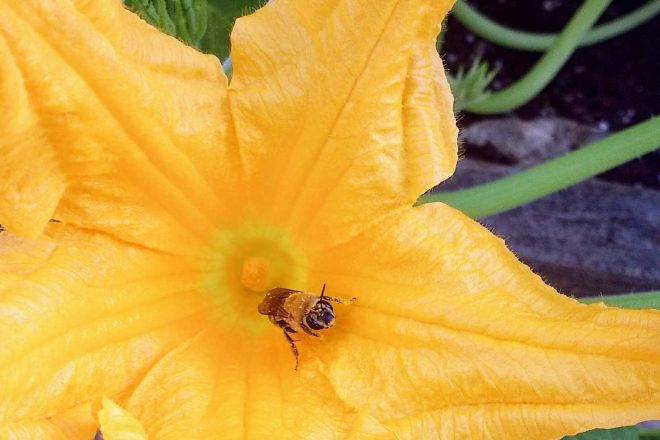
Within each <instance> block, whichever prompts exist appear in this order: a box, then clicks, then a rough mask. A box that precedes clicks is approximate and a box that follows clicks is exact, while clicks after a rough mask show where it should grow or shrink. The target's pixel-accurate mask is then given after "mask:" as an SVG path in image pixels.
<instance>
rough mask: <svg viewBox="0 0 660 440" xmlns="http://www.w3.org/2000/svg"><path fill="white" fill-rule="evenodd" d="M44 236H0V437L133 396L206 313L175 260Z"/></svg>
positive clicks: (91, 239)
mask: <svg viewBox="0 0 660 440" xmlns="http://www.w3.org/2000/svg"><path fill="white" fill-rule="evenodd" d="M47 232H48V236H44V237H43V238H42V239H41V241H39V242H37V243H35V242H31V241H29V240H26V239H21V238H18V237H14V236H10V235H9V233H7V232H3V233H0V238H1V240H0V247H2V249H3V258H2V260H0V341H2V344H0V390H2V393H1V394H2V398H1V399H0V431H2V429H3V427H4V426H18V425H20V426H23V427H24V428H25V429H28V428H29V427H30V426H32V425H30V423H31V422H32V421H35V422H34V423H45V422H43V421H44V420H45V419H47V418H50V417H59V415H60V414H61V413H62V412H65V411H67V410H68V409H69V408H72V407H75V406H79V405H81V404H83V403H85V402H90V401H91V400H93V399H97V398H100V397H101V395H103V394H108V395H117V394H119V393H122V392H126V391H130V389H131V388H132V387H134V386H135V384H136V383H137V382H138V381H139V380H140V378H141V377H142V376H143V375H144V374H145V373H146V372H147V371H148V369H149V368H150V367H151V366H152V365H153V364H154V363H155V362H156V361H157V360H158V359H160V358H161V357H162V356H164V355H165V354H166V353H167V352H168V351H169V350H171V349H172V348H173V347H174V346H176V345H177V344H179V343H180V341H181V340H184V339H186V338H188V337H190V335H191V334H194V333H196V332H198V331H199V326H201V325H203V315H204V313H205V311H206V309H207V308H208V305H207V304H205V302H204V300H203V298H202V297H200V296H199V294H198V293H197V287H198V284H199V275H198V274H197V273H196V272H195V270H194V268H192V267H189V266H188V265H187V264H186V263H185V261H183V260H182V259H181V258H174V257H168V256H165V255H163V254H159V253H157V252H154V251H149V250H145V249H144V248H140V247H136V246H131V245H128V244H125V243H122V242H118V241H116V240H114V239H111V238H108V237H106V236H103V235H101V234H92V233H86V232H81V231H75V230H72V229H71V228H70V227H66V226H63V225H60V224H52V225H51V226H50V227H49V228H48V230H47ZM22 251H23V252H22ZM27 254H29V255H32V256H33V257H34V260H33V261H32V262H30V263H25V261H26V257H25V255H27ZM17 267H18V268H21V271H22V273H23V274H22V276H17V274H16V272H14V271H15V269H16V268H17ZM36 426H37V425H35V426H33V427H32V428H30V429H37V428H36Z"/></svg>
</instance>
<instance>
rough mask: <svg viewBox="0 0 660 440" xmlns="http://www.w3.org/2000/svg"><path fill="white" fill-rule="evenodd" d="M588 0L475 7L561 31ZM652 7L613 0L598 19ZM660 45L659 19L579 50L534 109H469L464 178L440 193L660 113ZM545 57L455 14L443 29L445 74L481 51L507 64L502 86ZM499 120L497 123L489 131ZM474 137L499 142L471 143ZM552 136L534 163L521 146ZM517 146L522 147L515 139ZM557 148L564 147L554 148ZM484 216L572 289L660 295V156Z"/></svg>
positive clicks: (510, 21) (511, 22)
mask: <svg viewBox="0 0 660 440" xmlns="http://www.w3.org/2000/svg"><path fill="white" fill-rule="evenodd" d="M581 3H582V2H577V1H568V0H542V1H529V0H469V4H470V5H471V6H473V7H474V8H476V9H477V10H479V11H480V12H481V13H483V14H485V15H487V16H488V17H489V18H491V19H493V20H495V21H497V22H499V23H501V24H504V25H507V26H511V27H515V28H517V29H519V30H525V31H532V32H558V31H560V30H561V29H562V27H563V26H564V25H565V24H566V23H567V21H568V20H569V19H570V17H571V16H572V15H573V14H574V12H575V11H576V9H577V7H578V6H579V5H580V4H581ZM644 3H645V2H644V1H640V0H614V1H613V2H612V4H611V5H610V6H609V7H608V9H607V10H606V11H605V13H604V14H603V16H602V17H601V18H600V20H599V23H602V22H606V21H609V20H611V19H612V18H616V17H618V16H621V15H622V14H624V13H626V12H629V11H631V10H633V9H635V8H637V7H639V6H640V5H642V4H644ZM659 46H660V17H659V16H656V17H655V18H653V19H652V20H651V21H649V22H646V23H644V24H642V25H640V26H638V27H637V28H635V29H633V30H632V31H629V32H627V33H625V34H622V35H619V36H617V37H614V38H613V39H610V40H607V41H605V42H602V43H599V44H596V45H592V46H588V47H585V48H581V49H578V50H577V51H576V52H575V53H574V54H573V55H572V56H571V58H570V59H569V61H568V62H567V63H566V65H564V67H563V68H562V69H561V71H560V72H559V74H558V76H557V77H555V79H554V80H553V81H552V82H551V84H550V85H549V86H547V87H546V89H545V90H543V91H542V92H541V93H540V95H538V96H537V97H536V98H534V99H533V100H532V101H531V102H530V103H528V104H526V105H525V106H523V107H521V108H519V109H516V110H514V111H512V112H510V113H507V114H504V115H497V116H488V117H484V116H476V115H471V114H469V113H463V114H462V115H460V116H459V126H460V127H461V129H462V131H463V132H464V134H465V135H464V136H463V141H462V144H461V148H462V151H463V157H464V159H463V160H462V161H461V162H459V166H458V169H457V175H456V176H455V177H454V178H452V179H450V181H449V182H448V183H446V184H443V185H441V186H440V187H439V189H440V190H446V189H455V188H459V187H464V186H471V185H474V184H477V183H480V182H483V181H487V180H492V179H494V178H497V177H501V176H504V175H506V174H510V173H512V172H516V171H518V170H520V169H522V168H525V167H527V166H531V165H533V164H534V163H533V162H534V161H536V162H537V163H538V162H542V161H543V160H546V159H547V158H550V157H553V156H555V155H557V154H560V153H562V152H566V151H568V150H571V149H575V148H579V146H580V145H584V144H585V143H588V142H591V141H593V140H595V139H597V138H599V137H602V136H606V135H607V134H610V133H613V132H616V131H619V130H622V129H624V128H626V127H630V126H632V125H634V124H636V123H638V122H641V121H644V120H646V119H648V118H649V117H651V116H654V115H658V114H660V56H659V54H660V49H659ZM540 55H541V54H540V53H534V52H523V51H518V50H513V49H507V48H503V47H501V46H497V45H494V44H492V43H489V42H487V41H485V40H483V39H481V38H480V37H478V36H476V35H474V34H473V33H471V32H470V31H468V30H467V29H466V28H465V27H463V26H462V25H461V24H460V23H459V22H458V21H457V20H456V19H454V18H453V17H451V16H450V18H449V19H448V22H447V23H446V32H445V34H444V42H443V45H442V56H443V59H444V62H445V66H446V68H447V69H448V70H449V71H450V72H452V73H455V72H456V70H457V68H458V66H460V65H463V66H465V67H469V66H470V64H471V62H472V60H473V59H474V57H476V56H481V57H482V58H483V59H485V60H487V61H488V62H489V63H490V65H491V66H496V67H498V68H499V72H498V74H497V76H496V78H495V80H494V82H493V84H492V86H493V89H496V90H498V89H501V88H503V87H506V86H507V85H509V84H511V83H512V82H515V81H516V80H517V79H518V78H520V77H521V76H523V75H524V74H525V73H526V72H527V71H528V70H529V69H530V67H531V66H532V65H533V64H534V63H535V62H536V61H537V60H538V59H539V57H540ZM493 119H494V120H495V122H496V124H491V125H484V124H483V122H484V121H492V120H493ZM520 120H522V122H523V123H522V124H521V123H520V122H521V121H520ZM479 123H481V125H479ZM475 124H476V125H475ZM488 127H490V128H488ZM493 127H494V128H493ZM484 129H485V130H486V132H485V134H484V133H481V131H482V130H484ZM475 130H480V131H479V133H481V134H483V136H486V137H487V138H488V139H490V140H489V141H487V142H485V143H484V142H480V143H479V144H478V145H477V144H474V143H472V142H471V140H470V138H474V136H471V135H474V134H475ZM488 130H495V131H494V132H491V131H488ZM539 130H545V131H540V132H539ZM512 133H514V134H515V136H514V145H516V148H519V149H520V150H522V152H520V153H519V154H518V153H514V154H513V155H512V154H511V153H510V151H507V148H510V147H506V146H504V147H503V146H502V144H503V143H504V144H506V143H507V139H508V140H509V141H510V140H511V139H510V138H511V136H512ZM546 134H547V139H546V144H547V145H545V146H544V147H543V148H546V149H547V151H546V154H545V155H544V156H545V157H543V158H536V159H534V158H531V159H530V158H529V157H528V158H525V157H524V156H525V152H524V149H525V148H526V146H525V145H519V144H521V143H524V142H527V143H529V140H530V139H531V140H537V139H541V140H542V139H544V136H545V135H546ZM567 136H568V138H566V137H567ZM571 136H572V138H571ZM477 137H478V136H477ZM515 139H519V140H520V139H523V140H524V142H518V143H517V144H516V142H515ZM560 143H562V144H563V145H564V147H562V148H563V149H562V148H559V149H557V148H556V146H557V145H558V144H560ZM481 221H482V223H484V224H486V225H487V226H488V227H490V228H491V229H492V230H493V231H494V232H495V233H497V234H498V235H501V236H503V237H504V238H505V239H506V241H507V244H508V245H509V247H510V248H511V249H512V250H513V251H514V252H515V253H516V254H517V255H518V257H519V258H521V259H522V260H523V261H525V262H526V263H527V264H529V265H530V266H531V267H532V268H533V269H534V270H535V271H537V272H538V273H539V274H541V275H542V276H543V277H544V278H545V279H546V281H547V282H549V283H550V284H552V285H554V286H555V287H557V288H558V289H559V290H561V291H563V292H565V293H570V294H573V295H576V296H581V295H594V294H610V293H625V292H630V291H643V290H656V289H660V152H659V151H658V150H656V151H655V152H653V153H650V154H647V155H645V156H643V157H641V158H639V159H636V160H634V161H631V162H629V163H627V164H624V165H622V166H619V167H617V168H615V169H613V170H610V171H608V172H607V173H604V174H603V175H601V176H598V178H597V179H591V180H590V181H587V182H585V183H582V184H578V185H576V186H574V187H572V188H570V189H568V190H564V191H560V192H558V193H556V194H554V195H551V196H549V197H546V198H544V199H541V200H539V201H536V202H533V203H530V204H528V205H527V206H525V207H521V208H517V209H515V210H512V211H509V212H508V213H504V214H500V215H496V216H491V217H488V218H485V219H481Z"/></svg>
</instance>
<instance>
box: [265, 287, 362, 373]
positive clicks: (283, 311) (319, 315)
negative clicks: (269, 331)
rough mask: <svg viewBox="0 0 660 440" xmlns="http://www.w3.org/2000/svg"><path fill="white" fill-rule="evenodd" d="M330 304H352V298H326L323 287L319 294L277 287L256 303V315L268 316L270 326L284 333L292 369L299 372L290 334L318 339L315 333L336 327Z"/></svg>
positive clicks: (293, 342) (295, 348) (295, 351)
mask: <svg viewBox="0 0 660 440" xmlns="http://www.w3.org/2000/svg"><path fill="white" fill-rule="evenodd" d="M330 301H333V302H336V303H340V304H346V303H352V302H353V301H355V298H352V299H351V300H350V301H346V300H343V299H339V298H333V297H330V296H325V284H324V285H323V289H321V295H316V294H314V293H311V292H303V291H302V290H293V289H287V288H284V287H276V288H274V289H271V290H269V291H268V292H267V293H266V296H264V299H263V300H262V301H261V303H260V304H259V307H258V310H259V313H261V314H262V315H267V316H268V318H269V319H270V321H271V322H272V323H273V324H275V325H276V326H278V327H280V328H281V329H282V330H283V333H284V337H285V338H286V340H287V341H288V342H289V345H291V351H292V352H293V357H294V358H295V359H296V365H295V370H297V369H298V347H296V344H295V343H296V342H297V341H296V340H294V339H293V338H292V337H291V334H292V333H299V332H302V333H307V334H308V335H312V336H316V337H318V336H319V335H318V334H317V333H315V330H325V329H327V328H330V327H332V326H333V325H335V312H334V309H333V308H332V304H330Z"/></svg>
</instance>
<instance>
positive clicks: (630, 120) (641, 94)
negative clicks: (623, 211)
mask: <svg viewBox="0 0 660 440" xmlns="http://www.w3.org/2000/svg"><path fill="white" fill-rule="evenodd" d="M469 3H470V5H471V6H473V7H475V8H476V9H478V10H479V11H480V12H482V13H484V14H485V15H487V16H488V17H490V18H491V19H493V20H495V21H497V22H499V23H501V24H504V25H507V26H511V27H515V28H517V29H520V30H526V31H533V32H558V31H560V30H561V29H562V27H563V26H564V25H565V23H566V22H567V21H568V20H569V19H570V17H571V16H572V15H573V14H574V12H575V10H576V8H577V6H578V4H579V3H580V2H575V1H569V0H543V1H533V2H530V1H529V0H497V1H493V0H469ZM644 3H645V1H642V0H614V1H613V2H612V4H611V5H610V6H609V7H608V9H607V10H606V11H605V13H604V14H603V16H602V17H601V18H600V20H599V22H607V21H609V20H611V19H613V18H616V17H619V16H621V15H622V14H625V13H626V12H628V11H631V10H633V9H635V8H637V7H639V6H640V5H642V4H644ZM659 41H660V15H658V16H656V17H655V18H654V19H652V20H650V21H648V22H646V23H645V24H643V25H641V26H638V27H637V28H635V29H633V30H632V31H629V32H627V33H625V34H622V35H620V36H617V37H615V38H613V39H610V40H607V41H605V42H602V43H600V44H596V45H592V46H588V47H585V48H581V49H578V50H577V51H576V52H575V53H574V54H573V55H572V56H571V58H570V59H569V61H568V62H567V63H566V65H565V66H564V67H563V68H562V69H561V71H560V72H559V74H558V75H557V77H555V79H554V80H553V81H552V83H551V84H550V85H549V86H547V87H546V89H545V90H543V91H542V92H541V94H540V95H538V96H537V97H536V98H535V99H534V100H532V101H531V102H530V103H528V104H526V105H525V106H523V107H521V108H519V109H517V110H514V111H513V112H511V113H510V114H511V115H513V116H517V117H520V118H522V119H532V118H537V117H554V116H559V117H564V118H568V119H570V120H573V121H575V122H578V123H582V124H587V125H589V126H592V127H594V128H596V129H599V130H601V131H609V132H616V131H619V130H622V129H624V128H626V127H630V126H632V125H634V124H636V123H638V122H641V121H644V120H646V119H648V118H649V117H651V116H653V115H658V114H660V57H658V51H657V46H658V42H659ZM443 52H444V53H443V57H444V60H445V64H446V67H447V68H448V70H449V71H450V72H456V70H457V68H458V66H460V65H465V66H469V65H470V64H471V62H472V60H473V58H474V57H475V56H481V57H482V58H484V59H485V60H487V61H488V62H489V63H490V64H491V66H497V67H498V68H499V73H498V75H497V77H496V78H495V81H494V82H493V88H494V89H496V90H497V89H501V88H503V87H506V86H507V85H508V84H511V83H512V82H515V81H516V80H517V79H518V78H520V77H521V76H522V75H524V74H525V73H526V72H527V71H528V70H529V68H530V67H531V66H532V65H533V64H534V63H535V62H536V60H538V58H539V56H540V54H539V53H534V52H523V51H518V50H513V49H507V48H503V47H501V46H497V45H494V44H491V43H489V42H487V41H485V40H483V39H481V38H479V37H477V36H476V35H474V34H473V33H472V32H470V31H468V30H467V29H466V28H465V27H463V25H461V24H460V23H459V22H458V21H457V20H455V19H453V18H452V17H451V16H450V18H449V20H448V22H447V31H446V33H445V40H444V44H443ZM481 119H483V117H480V116H475V115H470V114H465V115H463V116H462V118H461V124H462V125H463V126H466V125H469V124H470V123H472V122H474V121H478V120H481ZM465 150H466V155H467V156H468V157H475V156H476V157H477V158H478V157H479V156H478V155H479V153H478V152H477V151H476V150H475V149H472V148H471V147H470V145H469V144H468V145H466V146H465ZM599 177H600V178H603V179H608V180H614V181H617V182H622V183H628V184H641V185H643V186H646V187H649V188H656V189H660V150H656V151H655V152H653V153H649V154H647V155H645V156H643V157H641V158H639V159H636V160H633V161H631V162H629V163H627V164H624V165H622V166H619V167H617V168H615V169H613V170H610V171H608V172H606V173H604V174H603V175H601V176H599Z"/></svg>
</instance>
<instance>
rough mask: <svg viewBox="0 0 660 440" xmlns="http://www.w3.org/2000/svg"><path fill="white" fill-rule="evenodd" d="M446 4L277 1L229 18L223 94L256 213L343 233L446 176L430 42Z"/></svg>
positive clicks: (449, 164) (447, 107) (449, 160)
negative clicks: (229, 68) (228, 75)
mask: <svg viewBox="0 0 660 440" xmlns="http://www.w3.org/2000/svg"><path fill="white" fill-rule="evenodd" d="M452 3H453V2H452V1H448V0H383V1H378V2H364V1H360V0H322V1H321V0H319V1H314V2H309V1H306V0H277V1H274V2H271V3H270V4H268V5H266V6H265V7H263V8H262V9H260V10H258V11H257V12H256V13H255V14H253V15H251V16H248V17H243V18H241V19H239V20H238V21H237V22H236V25H235V27H234V30H233V32H232V61H233V65H234V76H233V78H232V82H231V84H230V91H229V93H230V101H231V105H232V113H233V115H234V117H235V120H236V127H237V136H238V142H239V146H240V152H241V157H242V160H243V164H244V167H245V169H246V172H247V173H248V175H249V176H250V177H251V181H250V182H251V183H250V190H249V194H250V195H251V197H252V199H253V203H254V205H255V206H257V207H259V208H260V209H262V210H263V207H264V206H268V207H269V208H268V209H270V211H267V212H265V213H264V215H267V216H270V217H272V218H273V219H275V220H276V221H285V222H286V223H287V224H288V225H289V226H290V228H291V229H294V230H299V231H300V232H299V235H306V236H308V237H315V236H319V235H322V236H327V240H329V241H330V242H333V241H337V240H345V239H346V237H348V236H351V235H353V234H355V233H356V232H358V231H359V230H361V229H363V228H364V227H365V224H367V223H368V222H369V221H371V220H373V219H374V218H377V217H378V216H381V215H383V214H385V213H387V212H390V211H391V210H392V209H394V208H398V207H401V206H410V205H412V204H413V202H414V201H415V200H416V199H417V197H418V196H419V195H420V194H421V193H422V192H424V191H426V190H428V189H429V188H431V187H432V186H433V185H435V184H436V183H438V182H439V181H440V180H442V179H444V178H446V177H448V176H449V175H450V174H451V173H452V172H453V168H454V165H455V162H456V127H455V122H454V116H453V112H452V106H451V102H452V98H451V94H450V92H449V88H448V87H447V83H446V79H445V77H444V73H443V70H442V64H441V61H440V59H439V57H438V55H437V52H436V51H435V44H434V43H435V34H436V33H437V30H438V24H439V23H440V21H441V19H442V18H443V17H444V15H445V14H446V12H447V9H448V8H449V7H450V6H451V4H452ZM328 66H331V68H328ZM271 207H272V208H271Z"/></svg>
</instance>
